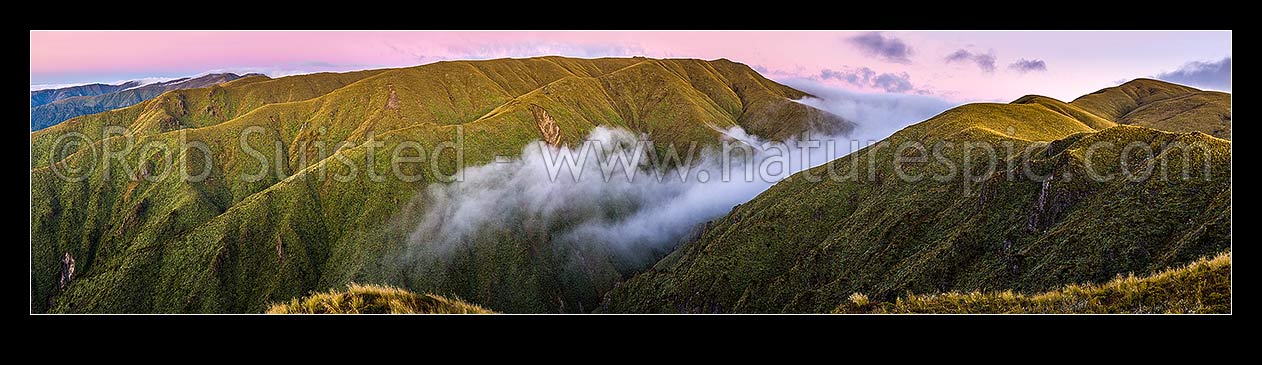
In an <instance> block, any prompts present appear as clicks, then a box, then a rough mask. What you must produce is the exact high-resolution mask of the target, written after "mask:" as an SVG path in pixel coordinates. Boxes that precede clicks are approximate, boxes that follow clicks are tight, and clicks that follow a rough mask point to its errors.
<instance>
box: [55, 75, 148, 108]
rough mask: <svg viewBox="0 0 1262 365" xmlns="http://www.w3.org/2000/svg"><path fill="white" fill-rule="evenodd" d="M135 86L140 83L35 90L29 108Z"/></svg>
mask: <svg viewBox="0 0 1262 365" xmlns="http://www.w3.org/2000/svg"><path fill="white" fill-rule="evenodd" d="M136 86H140V81H128V82H124V83H121V84H118V85H106V84H88V85H79V86H71V87H63V88H60V89H44V90H35V91H32V92H31V107H32V108H34V107H37V106H40V105H44V104H48V103H51V102H54V101H58V100H62V99H69V98H73V97H76V96H96V95H101V94H109V93H112V92H115V91H119V90H124V89H128V88H132V87H136Z"/></svg>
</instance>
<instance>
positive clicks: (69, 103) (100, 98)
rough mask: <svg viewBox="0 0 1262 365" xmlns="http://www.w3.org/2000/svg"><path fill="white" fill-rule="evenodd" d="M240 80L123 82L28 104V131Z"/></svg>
mask: <svg viewBox="0 0 1262 365" xmlns="http://www.w3.org/2000/svg"><path fill="white" fill-rule="evenodd" d="M251 75H253V74H251ZM251 75H246V76H251ZM241 77H242V76H238V75H237V74H233V73H220V74H209V75H205V76H200V77H196V78H187V77H186V78H182V79H177V80H171V81H166V82H158V83H152V84H148V85H144V86H140V87H134V88H132V87H131V86H128V87H122V86H126V85H134V84H135V83H125V84H123V85H120V87H119V88H118V89H116V90H114V91H109V92H104V93H100V94H92V95H82V96H75V97H68V98H61V99H58V100H54V101H52V102H49V103H45V104H42V105H38V106H36V105H32V106H31V131H37V130H41V129H44V128H48V127H49V126H52V125H55V124H57V123H61V122H63V121H66V120H68V119H71V118H74V117H78V116H82V115H88V114H96V113H100V112H103V111H107V110H114V109H118V108H122V107H127V106H132V105H135V104H137V103H140V102H142V101H145V100H149V99H152V98H154V97H156V96H158V95H161V94H162V93H165V92H167V91H171V90H182V89H196V88H203V87H207V86H212V85H217V84H221V83H225V82H228V81H232V80H236V79H239V78H241ZM31 100H32V104H34V100H35V97H34V93H32V98H31Z"/></svg>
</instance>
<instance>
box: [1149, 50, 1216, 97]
mask: <svg viewBox="0 0 1262 365" xmlns="http://www.w3.org/2000/svg"><path fill="white" fill-rule="evenodd" d="M1153 78H1155V79H1158V80H1165V81H1170V82H1177V83H1180V84H1185V85H1191V86H1196V87H1203V88H1210V89H1217V90H1224V91H1231V57H1226V58H1223V59H1221V60H1218V61H1193V62H1188V63H1186V64H1184V65H1183V66H1182V67H1179V69H1178V70H1174V71H1170V72H1162V73H1160V74H1157V75H1156V76H1153Z"/></svg>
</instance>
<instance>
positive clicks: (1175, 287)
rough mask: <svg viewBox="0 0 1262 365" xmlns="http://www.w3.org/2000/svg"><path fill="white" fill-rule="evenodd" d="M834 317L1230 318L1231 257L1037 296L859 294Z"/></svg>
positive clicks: (1197, 261)
mask: <svg viewBox="0 0 1262 365" xmlns="http://www.w3.org/2000/svg"><path fill="white" fill-rule="evenodd" d="M833 313H1231V253H1230V252H1227V253H1222V254H1219V255H1217V256H1214V257H1212V258H1208V257H1207V258H1202V259H1200V260H1196V262H1193V263H1192V264H1190V265H1188V266H1185V267H1179V268H1173V269H1169V270H1165V271H1162V272H1160V273H1157V274H1153V275H1151V276H1146V277H1142V278H1141V277H1135V276H1134V275H1130V276H1126V277H1119V278H1117V279H1113V280H1111V281H1109V282H1108V283H1104V284H1101V285H1091V284H1088V285H1069V286H1066V287H1063V288H1058V289H1056V290H1053V291H1050V292H1046V293H1039V294H1035V295H1024V294H1019V293H1014V292H1012V291H1004V292H996V293H980V292H972V293H946V294H934V295H913V296H910V297H905V298H898V300H897V301H895V302H892V303H891V302H881V303H877V302H872V301H870V300H869V299H868V298H867V297H866V296H864V295H862V294H858V293H856V294H853V295H851V296H850V300H849V301H847V302H845V303H842V304H841V305H838V306H837V308H836V309H834V310H833Z"/></svg>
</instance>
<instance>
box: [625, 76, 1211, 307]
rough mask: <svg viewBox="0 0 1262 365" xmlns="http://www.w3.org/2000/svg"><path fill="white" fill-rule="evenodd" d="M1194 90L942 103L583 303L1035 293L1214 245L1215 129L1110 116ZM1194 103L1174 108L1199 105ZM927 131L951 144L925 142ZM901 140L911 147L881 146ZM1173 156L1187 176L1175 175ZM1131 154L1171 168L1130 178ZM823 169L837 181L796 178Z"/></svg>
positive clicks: (708, 303)
mask: <svg viewBox="0 0 1262 365" xmlns="http://www.w3.org/2000/svg"><path fill="white" fill-rule="evenodd" d="M1199 93H1201V92H1200V91H1198V90H1195V89H1191V88H1187V87H1182V86H1177V85H1173V84H1168V83H1163V82H1159V81H1153V80H1136V81H1133V82H1130V83H1127V84H1124V85H1121V86H1119V87H1117V88H1110V89H1105V90H1101V91H1100V92H1097V93H1095V94H1092V95H1088V96H1084V97H1082V98H1079V99H1078V100H1077V101H1075V102H1073V103H1063V102H1060V101H1056V100H1054V99H1051V98H1046V97H1038V96H1029V97H1023V98H1021V99H1019V100H1017V101H1015V102H1013V103H1010V104H969V105H964V106H961V107H957V108H954V109H951V110H948V111H946V112H943V113H942V114H940V115H938V116H935V117H933V118H931V119H929V120H927V121H924V122H921V123H919V124H916V125H913V126H910V127H908V128H905V129H903V130H901V131H899V132H897V133H895V134H894V135H892V136H891V137H890V138H888V139H887V140H886V141H884V142H886V143H885V144H883V145H876V146H872V147H868V148H866V149H863V150H860V151H858V152H856V153H854V154H851V155H849V156H846V157H843V158H841V159H837V160H834V161H832V162H830V163H827V164H825V165H823V166H820V167H817V168H815V169H812V170H808V171H807V172H804V173H799V174H798V175H795V176H793V177H790V178H789V179H788V180H786V181H783V182H781V183H779V184H777V185H775V186H773V187H772V188H771V189H769V190H768V191H766V192H764V193H763V194H761V195H759V196H758V197H757V198H755V199H754V200H752V201H750V202H749V203H747V204H743V205H740V206H738V207H736V208H735V209H733V210H732V211H731V212H730V213H729V214H728V215H727V216H725V217H723V218H721V219H718V220H716V221H713V222H711V223H710V224H707V225H706V227H705V228H704V233H702V234H701V235H700V237H699V238H698V239H696V240H694V241H691V242H687V243H684V244H682V245H681V246H680V247H679V248H678V249H676V250H675V252H673V253H671V254H670V255H669V256H667V257H666V258H664V259H662V260H661V261H659V262H658V263H657V264H656V265H655V266H654V267H653V268H651V269H649V270H648V271H646V272H644V273H642V274H639V275H637V276H635V277H634V278H632V279H631V280H628V281H627V282H625V283H621V284H619V286H618V287H616V288H615V289H614V290H613V291H612V292H611V293H610V294H608V295H607V296H606V298H605V300H604V302H603V303H602V308H601V310H602V311H607V312H827V311H830V310H832V309H833V308H834V307H835V306H836V305H837V303H843V302H845V301H847V300H848V297H849V296H850V295H851V294H853V293H856V292H857V293H864V294H866V295H867V296H868V297H869V298H870V299H871V300H873V301H892V300H894V299H895V298H896V296H898V295H902V294H905V293H907V292H908V291H910V292H913V293H940V292H951V291H956V292H972V291H982V292H992V291H1002V290H1013V291H1015V292H1018V293H1035V292H1040V291H1047V290H1052V289H1054V288H1057V287H1060V286H1062V285H1066V284H1071V283H1100V282H1104V281H1107V280H1109V279H1111V278H1113V277H1114V276H1116V275H1119V274H1123V273H1135V274H1137V275H1147V274H1150V273H1155V272H1158V271H1160V270H1163V269H1166V268H1169V267H1174V266H1178V265H1184V264H1186V263H1188V262H1191V261H1192V260H1195V259H1196V258H1198V257H1202V256H1206V255H1213V254H1215V253H1218V252H1222V251H1224V250H1226V249H1228V248H1229V247H1230V244H1231V182H1230V179H1231V161H1230V160H1231V143H1230V142H1229V141H1227V140H1224V139H1219V138H1215V137H1212V136H1210V135H1207V134H1204V133H1199V132H1193V133H1168V132H1162V131H1157V130H1153V129H1148V128H1143V127H1137V126H1128V125H1118V123H1119V122H1126V121H1128V119H1126V117H1127V116H1128V115H1132V114H1134V113H1137V112H1140V111H1142V110H1143V109H1144V107H1145V106H1148V107H1151V106H1153V105H1158V103H1161V101H1169V100H1173V99H1177V98H1181V97H1190V96H1188V95H1197V94H1199ZM1162 104H1163V105H1166V106H1171V107H1173V106H1178V105H1182V104H1179V103H1162ZM1197 108H1199V106H1195V105H1193V106H1191V109H1189V110H1191V111H1190V113H1201V112H1204V111H1203V110H1202V109H1197ZM1163 113H1167V114H1172V115H1173V114H1177V113H1178V111H1169V112H1163ZM1123 124H1125V123H1123ZM1215 128H1217V127H1215ZM1207 132H1208V131H1207ZM1227 132H1228V133H1229V130H1227ZM944 141H945V142H952V143H953V146H954V147H950V146H947V147H943V148H942V149H941V150H935V149H934V148H935V146H939V145H938V144H937V143H938V142H944ZM905 142H919V143H920V145H922V146H925V147H926V149H924V150H921V149H916V148H907V149H899V148H898V146H900V145H902V144H904V143H905ZM964 143H973V144H975V145H979V144H987V145H990V146H993V147H994V148H995V151H994V152H995V153H996V154H997V155H998V156H1000V157H1001V158H999V159H998V161H999V163H998V164H997V165H996V166H995V169H993V170H990V169H988V168H987V164H986V163H985V161H986V159H985V158H984V157H986V154H985V153H986V150H985V149H982V148H980V147H977V148H970V145H965V144H964ZM1130 143H1139V146H1138V147H1131V148H1128V147H1127V146H1128V144H1130ZM913 146H914V145H913ZM1142 147H1148V148H1150V149H1151V150H1152V151H1154V154H1153V155H1152V156H1145V155H1143V154H1142V153H1140V152H1142V151H1143V148H1142ZM1027 150H1028V151H1029V154H1028V156H1030V157H1029V158H1021V155H1022V152H1023V151H1027ZM1124 152H1125V153H1127V156H1128V157H1127V159H1126V160H1127V161H1129V162H1128V163H1127V164H1122V163H1121V161H1122V160H1123V159H1122V158H1120V157H1119V155H1121V154H1122V153H1124ZM1023 161H1028V162H1029V163H1023ZM948 162H950V163H948ZM952 166H953V167H954V169H952V168H951V167H952ZM1185 167H1186V168H1188V170H1189V171H1190V172H1191V173H1190V174H1189V178H1187V179H1183V178H1178V176H1180V175H1179V174H1180V172H1181V171H1183V169H1184V168H1185ZM1202 167H1205V168H1202ZM1148 168H1153V169H1154V170H1153V171H1155V172H1157V173H1160V171H1167V172H1168V173H1169V175H1168V176H1174V177H1175V178H1169V179H1166V178H1159V176H1160V175H1158V174H1157V173H1154V174H1153V175H1148V176H1146V177H1145V175H1143V174H1142V173H1140V172H1142V171H1144V170H1145V169H1148ZM1123 169H1126V170H1125V171H1123ZM830 171H833V172H834V173H835V175H836V176H842V177H849V178H843V179H828V178H825V179H824V181H822V182H810V181H807V180H808V179H806V178H805V177H804V176H805V175H806V174H808V173H809V174H812V175H815V176H825V177H827V176H830V175H828V174H829V172H830ZM900 171H901V172H902V173H903V175H900V174H899V172H900ZM952 171H954V173H956V174H957V175H954V176H955V177H954V178H945V177H948V176H950V175H948V174H951V173H952ZM1124 172H1133V173H1134V174H1132V175H1134V176H1138V177H1136V178H1135V180H1134V181H1131V180H1129V179H1127V178H1123V177H1127V176H1132V175H1119V174H1121V173H1124ZM1090 173H1096V174H1098V175H1102V176H1113V178H1112V179H1101V180H1103V181H1098V180H1096V179H1089V178H1085V177H1087V176H1090V175H1088V174H1090ZM964 174H967V175H964ZM900 176H908V177H910V178H909V179H903V178H901V177H900ZM916 176H920V177H921V178H920V179H915V178H914V177H916ZM963 176H971V177H972V178H964V177H963ZM1048 176H1050V178H1046V177H1048ZM937 177H944V178H941V179H939V178H937Z"/></svg>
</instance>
